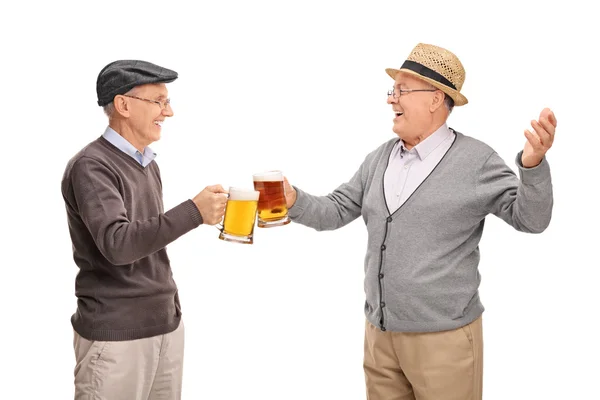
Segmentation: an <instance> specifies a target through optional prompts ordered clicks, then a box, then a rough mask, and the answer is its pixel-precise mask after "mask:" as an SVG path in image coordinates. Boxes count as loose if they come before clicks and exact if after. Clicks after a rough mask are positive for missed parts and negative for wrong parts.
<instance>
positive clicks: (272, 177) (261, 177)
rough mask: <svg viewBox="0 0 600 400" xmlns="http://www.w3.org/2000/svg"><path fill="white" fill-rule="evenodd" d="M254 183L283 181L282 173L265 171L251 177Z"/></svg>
mask: <svg viewBox="0 0 600 400" xmlns="http://www.w3.org/2000/svg"><path fill="white" fill-rule="evenodd" d="M252 178H253V179H254V182H276V181H283V173H282V172H281V171H266V172H261V173H258V174H254V175H252Z"/></svg>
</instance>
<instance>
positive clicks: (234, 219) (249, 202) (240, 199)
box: [217, 187, 260, 244]
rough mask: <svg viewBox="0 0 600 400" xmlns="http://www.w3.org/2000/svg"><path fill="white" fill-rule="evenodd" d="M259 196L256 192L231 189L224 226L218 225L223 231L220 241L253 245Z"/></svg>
mask: <svg viewBox="0 0 600 400" xmlns="http://www.w3.org/2000/svg"><path fill="white" fill-rule="evenodd" d="M259 194H260V193H259V192H258V191H256V190H251V189H241V188H234V187H232V188H229V197H228V198H227V205H226V206H225V216H224V217H223V224H222V225H221V224H219V225H217V227H218V229H219V230H220V231H221V233H220V234H219V239H221V240H225V241H228V242H237V243H246V244H252V243H253V241H254V240H253V239H254V223H255V222H256V209H257V205H258V197H259Z"/></svg>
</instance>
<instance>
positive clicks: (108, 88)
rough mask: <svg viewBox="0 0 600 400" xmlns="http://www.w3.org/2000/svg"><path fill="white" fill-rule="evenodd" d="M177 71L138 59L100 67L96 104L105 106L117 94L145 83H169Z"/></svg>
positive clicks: (175, 76)
mask: <svg viewBox="0 0 600 400" xmlns="http://www.w3.org/2000/svg"><path fill="white" fill-rule="evenodd" d="M175 79H177V72H175V71H172V70H170V69H167V68H163V67H159V66H158V65H155V64H152V63H149V62H147V61H140V60H119V61H114V62H111V63H110V64H108V65H107V66H106V67H104V68H102V71H100V73H99V74H98V80H97V81H96V93H97V94H98V105H99V106H105V105H107V104H108V103H110V102H111V101H113V99H114V97H115V96H116V95H118V94H125V93H127V92H128V91H130V90H131V89H133V88H134V87H135V86H139V85H145V84H147V83H169V82H173V81H174V80H175Z"/></svg>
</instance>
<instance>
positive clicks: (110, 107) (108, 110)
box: [102, 86, 137, 119]
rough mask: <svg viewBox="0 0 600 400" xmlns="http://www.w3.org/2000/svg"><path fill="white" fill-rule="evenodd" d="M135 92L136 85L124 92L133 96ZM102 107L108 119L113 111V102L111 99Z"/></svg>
mask: <svg viewBox="0 0 600 400" xmlns="http://www.w3.org/2000/svg"><path fill="white" fill-rule="evenodd" d="M136 92H137V86H136V87H134V88H133V89H131V90H130V91H128V92H127V93H124V94H128V95H131V96H135V94H136ZM102 109H103V110H104V114H106V116H107V117H108V118H109V119H110V118H112V116H113V114H114V113H115V103H114V102H113V101H111V102H110V103H108V104H107V105H105V106H104V107H102Z"/></svg>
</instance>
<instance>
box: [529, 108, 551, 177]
mask: <svg viewBox="0 0 600 400" xmlns="http://www.w3.org/2000/svg"><path fill="white" fill-rule="evenodd" d="M531 126H532V128H533V132H532V131H529V130H527V129H526V130H525V137H526V138H527V142H525V147H524V148H523V155H522V156H521V163H522V164H523V166H524V167H525V168H532V167H535V166H536V165H538V164H539V163H540V162H542V159H543V158H544V155H545V154H546V152H547V151H548V150H549V149H550V147H552V143H553V142H554V133H555V131H556V117H555V116H554V113H553V112H552V110H550V109H549V108H544V109H543V110H542V112H541V113H540V118H539V120H538V121H536V120H532V121H531Z"/></svg>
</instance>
